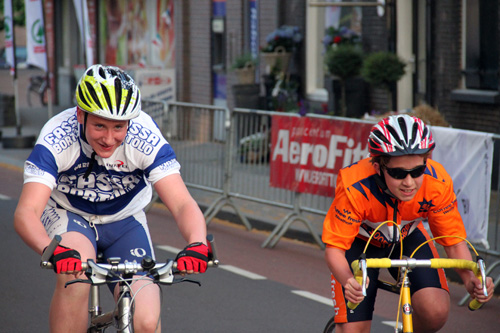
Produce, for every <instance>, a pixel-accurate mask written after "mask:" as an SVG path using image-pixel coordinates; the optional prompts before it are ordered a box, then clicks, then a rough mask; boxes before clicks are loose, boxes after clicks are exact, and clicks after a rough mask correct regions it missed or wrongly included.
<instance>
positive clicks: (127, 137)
mask: <svg viewBox="0 0 500 333" xmlns="http://www.w3.org/2000/svg"><path fill="white" fill-rule="evenodd" d="M76 98H77V104H78V105H77V107H74V108H70V109H68V110H65V111H63V112H61V113H59V114H58V115H56V116H55V117H53V118H52V119H50V120H49V121H48V122H47V123H46V124H45V126H44V127H43V129H42V131H41V133H40V135H39V137H38V140H37V143H36V145H35V147H34V149H33V151H32V153H31V154H30V156H29V157H28V160H27V161H26V163H25V168H24V185H23V190H22V193H21V196H20V199H19V203H18V206H17V209H16V212H15V216H14V226H15V229H16V231H17V233H18V234H19V235H20V236H21V238H22V239H23V240H24V242H25V243H26V244H27V245H28V246H30V247H31V248H32V249H33V250H35V251H36V252H37V253H38V254H40V255H41V254H42V253H43V251H44V249H45V248H46V247H47V245H48V244H49V243H50V241H51V239H52V238H53V237H54V236H55V235H61V236H62V242H61V245H60V246H58V248H57V249H56V251H55V252H54V255H53V256H52V257H51V259H50V261H51V262H52V263H53V264H54V270H55V271H56V272H57V273H58V275H57V283H56V288H55V292H54V296H53V299H52V303H51V309H50V316H49V318H50V328H51V331H52V332H70V331H71V332H77V331H78V332H80V331H85V330H86V325H87V304H88V293H89V286H88V285H86V284H73V285H71V286H69V287H67V288H65V287H64V285H65V283H66V282H67V281H69V280H71V279H74V276H73V275H72V274H75V273H76V271H78V270H79V269H80V268H81V262H82V260H84V261H86V260H88V259H94V260H95V259H96V253H98V252H99V253H102V254H103V255H104V258H109V257H120V258H121V259H122V260H123V261H124V260H129V261H131V260H136V261H140V260H141V257H143V256H145V255H150V256H152V257H154V252H153V246H152V243H151V238H150V234H149V230H148V226H147V222H146V216H145V213H144V211H143V209H144V207H145V206H146V205H147V204H148V203H149V202H150V200H151V193H152V186H154V188H155V190H156V191H157V192H158V194H159V196H160V198H161V200H162V201H163V203H164V204H165V205H166V206H167V208H168V209H169V210H170V212H172V214H173V216H174V218H175V220H176V222H177V225H178V228H179V230H180V232H181V234H182V235H183V237H184V238H185V240H186V241H187V243H188V244H189V245H187V246H186V248H185V249H184V250H183V251H181V252H180V253H179V254H178V256H177V258H178V268H179V270H181V271H182V272H183V273H188V274H190V273H203V272H205V270H206V266H207V261H208V247H207V246H206V243H205V242H206V224H205V220H204V217H203V214H202V212H201V211H200V209H199V207H198V205H197V203H196V202H195V201H194V199H193V198H192V197H191V195H190V194H189V192H188V190H187V188H186V186H185V184H184V182H183V180H182V178H181V176H180V171H179V170H180V165H179V163H178V162H177V160H176V157H175V153H174V151H173V150H172V148H171V146H170V145H169V144H168V142H167V141H166V140H165V138H164V137H163V136H162V134H161V132H160V130H159V129H158V127H157V125H156V124H155V122H154V121H153V120H152V119H151V117H149V116H148V115H147V114H146V113H144V112H142V111H141V95H140V91H139V89H138V87H137V86H136V84H135V83H134V81H133V80H132V78H131V77H130V76H129V75H128V74H126V73H125V72H123V71H122V70H120V69H118V68H116V67H111V66H102V65H93V66H91V67H89V68H88V69H87V70H86V72H85V74H84V75H83V76H82V78H81V79H80V81H79V83H78V86H77V89H76ZM146 284H148V283H147V282H138V283H135V284H134V285H133V289H134V291H135V290H139V289H140V288H142V287H144V288H142V290H141V292H140V293H138V294H137V296H136V299H135V303H136V306H135V313H134V326H135V330H136V331H138V332H139V331H140V332H143V331H144V332H154V331H155V330H156V329H157V323H159V316H160V294H159V289H158V287H157V286H156V285H154V284H150V285H148V286H145V285H146ZM116 289H117V288H116ZM115 291H116V290H115ZM158 331H161V328H160V329H159V330H158Z"/></svg>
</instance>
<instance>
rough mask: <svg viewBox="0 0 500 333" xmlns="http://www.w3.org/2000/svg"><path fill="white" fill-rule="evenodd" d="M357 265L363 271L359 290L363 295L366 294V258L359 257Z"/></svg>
mask: <svg viewBox="0 0 500 333" xmlns="http://www.w3.org/2000/svg"><path fill="white" fill-rule="evenodd" d="M359 266H360V268H361V272H362V273H363V279H362V285H361V290H362V291H363V296H366V278H367V276H368V273H367V271H366V259H361V260H360V261H359Z"/></svg>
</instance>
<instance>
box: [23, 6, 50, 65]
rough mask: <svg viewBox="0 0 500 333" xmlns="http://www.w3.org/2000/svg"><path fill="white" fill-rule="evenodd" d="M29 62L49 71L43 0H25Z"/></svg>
mask: <svg viewBox="0 0 500 333" xmlns="http://www.w3.org/2000/svg"><path fill="white" fill-rule="evenodd" d="M24 4H25V7H26V48H27V52H28V59H27V63H28V64H31V65H33V66H36V67H40V68H41V69H43V70H44V71H45V72H47V49H46V46H45V25H44V20H43V9H42V0H25V2H24Z"/></svg>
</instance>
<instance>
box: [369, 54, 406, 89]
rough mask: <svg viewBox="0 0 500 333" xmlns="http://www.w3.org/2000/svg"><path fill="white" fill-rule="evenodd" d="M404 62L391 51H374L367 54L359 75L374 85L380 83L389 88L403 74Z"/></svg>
mask: <svg viewBox="0 0 500 333" xmlns="http://www.w3.org/2000/svg"><path fill="white" fill-rule="evenodd" d="M405 67H406V64H405V63H404V62H403V61H402V60H401V59H400V58H399V57H398V56H397V55H396V54H394V53H392V52H386V51H382V52H375V53H371V54H369V55H368V56H367V57H366V58H365V61H364V62H363V67H362V68H361V76H363V78H364V79H365V80H366V81H367V82H368V83H370V84H372V85H374V86H379V85H382V86H384V88H385V89H390V87H391V85H392V84H393V83H396V82H398V81H399V80H400V79H401V78H402V77H403V75H404V74H405Z"/></svg>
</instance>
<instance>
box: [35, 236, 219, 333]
mask: <svg viewBox="0 0 500 333" xmlns="http://www.w3.org/2000/svg"><path fill="white" fill-rule="evenodd" d="M60 241H61V236H59V235H56V236H55V237H54V239H53V240H52V242H51V243H50V245H49V246H48V247H47V249H46V250H45V252H44V254H43V255H42V260H41V262H40V266H41V267H42V268H52V264H51V263H50V262H49V261H48V260H49V258H50V257H51V256H52V254H53V253H54V250H55V248H56V247H57V246H58V244H59V243H60ZM207 241H208V245H209V249H210V253H211V257H212V259H211V260H210V261H209V262H208V266H210V267H217V266H218V265H219V260H218V259H217V254H216V251H215V242H214V238H213V235H208V236H207ZM120 261H121V259H120V258H108V264H100V263H95V262H94V261H93V260H91V259H90V260H88V261H87V262H82V272H85V275H86V276H87V280H82V279H77V280H73V281H70V282H67V283H66V285H69V284H73V283H90V284H91V286H90V293H89V315H90V325H89V328H88V331H87V332H90V333H98V332H104V330H105V329H106V328H108V327H111V326H114V325H115V324H116V326H117V329H118V332H120V333H131V332H133V322H132V317H133V312H134V311H133V295H132V289H131V283H129V281H134V280H137V279H134V278H133V277H134V275H135V274H136V273H137V272H149V274H150V275H152V280H151V283H155V284H166V285H171V284H173V283H176V282H183V281H187V282H195V283H198V284H199V282H198V281H194V280H190V279H187V278H181V279H177V280H174V270H175V268H176V267H177V263H176V262H174V261H173V260H171V259H169V260H167V262H166V263H160V264H157V263H155V262H154V261H153V260H152V258H143V260H142V262H141V263H136V262H135V261H134V262H128V261H125V262H123V263H122V262H120ZM141 278H142V277H141ZM139 279H140V278H139ZM113 282H118V284H119V289H120V290H119V296H118V301H117V303H116V307H115V309H114V310H112V311H109V312H106V313H104V314H103V313H102V309H101V302H100V290H99V288H100V286H101V285H104V284H108V283H113Z"/></svg>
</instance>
